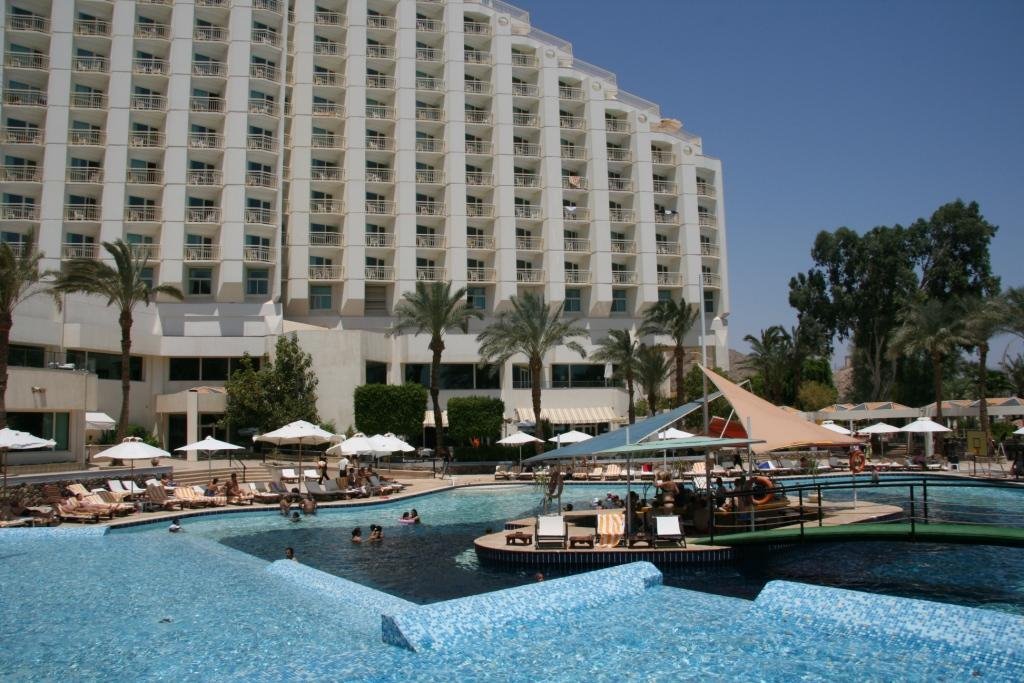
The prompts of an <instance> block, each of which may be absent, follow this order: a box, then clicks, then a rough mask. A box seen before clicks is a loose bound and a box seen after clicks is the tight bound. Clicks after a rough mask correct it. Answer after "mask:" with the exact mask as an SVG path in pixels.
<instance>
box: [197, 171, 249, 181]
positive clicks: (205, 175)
mask: <svg viewBox="0 0 1024 683" xmlns="http://www.w3.org/2000/svg"><path fill="white" fill-rule="evenodd" d="M185 181H186V182H187V183H188V184H189V185H220V183H221V174H220V171H216V170H213V169H191V170H189V171H188V173H187V174H186V176H185ZM247 184H248V183H247Z"/></svg>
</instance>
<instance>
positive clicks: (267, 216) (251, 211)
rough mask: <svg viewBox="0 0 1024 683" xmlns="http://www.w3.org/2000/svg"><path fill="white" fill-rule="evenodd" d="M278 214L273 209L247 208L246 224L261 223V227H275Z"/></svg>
mask: <svg viewBox="0 0 1024 683" xmlns="http://www.w3.org/2000/svg"><path fill="white" fill-rule="evenodd" d="M276 217H277V212H276V211H274V210H273V209H257V208H252V207H249V208H246V210H245V222H246V223H259V224H260V225H273V224H274V222H275V218H276Z"/></svg>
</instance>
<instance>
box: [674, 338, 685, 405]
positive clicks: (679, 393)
mask: <svg viewBox="0 0 1024 683" xmlns="http://www.w3.org/2000/svg"><path fill="white" fill-rule="evenodd" d="M674 356H675V361H676V367H675V372H676V407H679V406H681V405H683V359H684V358H685V357H686V350H685V349H684V348H683V343H682V341H681V340H680V341H679V342H677V343H676V348H675V351H674Z"/></svg>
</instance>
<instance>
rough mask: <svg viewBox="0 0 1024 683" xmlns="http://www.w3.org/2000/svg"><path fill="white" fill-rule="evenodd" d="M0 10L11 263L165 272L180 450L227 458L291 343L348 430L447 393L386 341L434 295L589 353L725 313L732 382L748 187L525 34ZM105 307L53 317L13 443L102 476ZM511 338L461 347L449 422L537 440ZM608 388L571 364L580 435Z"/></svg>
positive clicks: (410, 17)
mask: <svg viewBox="0 0 1024 683" xmlns="http://www.w3.org/2000/svg"><path fill="white" fill-rule="evenodd" d="M0 12H2V13H3V16H2V18H0V19H2V21H0V25H2V31H3V45H4V59H3V66H2V70H3V73H2V83H3V86H2V87H3V90H2V103H0V118H2V127H0V145H2V146H3V166H2V172H0V173H2V175H0V180H2V185H3V187H2V203H0V233H2V234H0V239H2V240H3V241H5V242H8V243H13V244H17V243H19V242H21V241H23V240H24V239H25V236H26V235H27V234H29V233H30V232H33V233H34V234H35V235H36V237H37V244H36V247H37V249H39V250H40V251H41V252H42V253H43V254H44V255H45V259H44V267H46V268H51V269H58V268H60V267H61V264H62V262H64V261H66V260H68V259H71V258H76V257H85V258H104V257H105V252H104V251H103V249H102V247H101V246H100V244H101V242H104V241H112V240H115V239H117V238H121V239H124V240H125V241H127V242H129V243H131V244H134V245H137V249H139V250H140V252H141V253H145V254H147V255H148V256H149V258H150V263H151V276H152V279H153V282H155V283H156V282H159V283H167V284H172V285H175V286H177V287H179V288H181V290H182V291H183V292H184V293H185V295H186V296H185V300H184V302H181V303H178V302H168V301H161V302H159V303H158V304H156V305H154V306H151V307H149V308H148V309H143V308H141V307H140V308H139V309H137V310H136V323H135V328H134V347H133V351H134V353H135V354H137V355H138V359H137V360H133V363H132V374H133V380H135V381H133V386H132V396H133V405H132V407H131V420H132V422H134V423H138V424H141V425H143V426H145V427H147V428H152V429H153V430H154V431H157V432H159V433H160V434H162V435H164V436H165V442H166V444H165V445H167V446H170V447H174V446H177V445H180V444H181V443H183V442H184V440H185V439H186V438H191V437H193V436H195V435H196V433H197V432H199V433H208V432H209V431H210V429H211V427H210V425H212V423H213V422H214V421H215V420H216V419H217V418H218V416H219V415H218V414H219V412H220V411H221V410H222V409H223V403H224V396H223V393H222V391H219V390H218V387H221V386H223V384H224V380H225V378H226V375H227V373H228V371H229V368H230V367H231V364H232V363H233V362H234V360H233V359H236V358H238V357H239V356H241V355H242V354H243V353H249V354H252V355H255V356H261V355H264V354H266V353H268V351H269V350H271V349H272V348H273V346H274V342H275V340H276V338H277V336H278V335H280V334H282V333H284V332H291V331H295V332H297V333H298V335H299V339H300V342H301V343H302V346H303V347H304V349H306V350H307V351H309V352H311V353H312V355H313V358H314V364H315V368H316V370H317V372H318V374H319V378H320V405H319V410H320V414H321V416H322V417H323V418H324V419H329V420H333V421H334V422H335V423H336V424H337V426H338V427H339V428H340V429H344V428H345V427H347V426H348V425H350V424H351V423H352V421H353V418H352V405H351V393H352V389H353V388H354V387H355V386H357V385H359V384H362V383H364V382H367V381H375V382H384V381H387V382H391V383H399V382H402V381H404V380H405V379H407V378H409V379H411V378H419V377H421V376H425V375H421V373H422V372H423V365H422V364H427V363H429V360H430V353H429V351H428V350H427V348H426V340H425V339H424V338H423V337H412V336H401V337H395V338H391V337H387V336H386V335H385V334H384V331H385V330H386V329H387V327H388V326H389V324H390V322H391V318H390V317H389V316H390V313H391V311H392V309H393V307H394V305H395V303H396V302H397V301H399V300H400V298H401V296H402V294H403V292H407V291H410V290H411V289H413V288H414V286H415V283H416V282H417V281H434V280H452V281H453V282H454V283H455V284H456V286H459V287H461V286H466V287H468V290H469V298H470V300H471V302H472V305H474V306H477V307H479V308H480V309H482V310H483V311H484V312H485V313H486V314H488V315H490V314H493V313H494V312H495V311H497V310H500V309H501V308H502V306H504V305H506V303H507V301H508V299H509V298H510V297H511V296H513V295H516V294H521V293H523V292H527V291H534V292H538V293H541V294H543V295H544V296H545V297H547V299H548V300H549V301H551V302H553V303H563V304H564V305H565V310H566V311H567V312H568V313H569V314H570V315H572V316H576V317H579V318H580V319H581V322H583V323H584V324H585V325H586V326H587V327H588V328H589V330H590V331H591V338H590V344H591V346H593V345H594V344H595V343H596V342H597V341H598V340H600V339H601V338H602V337H603V336H604V334H605V333H606V331H607V330H609V329H613V328H623V327H626V328H635V326H636V325H637V324H638V321H639V318H640V316H641V315H642V313H643V311H644V310H645V309H647V308H649V307H650V306H651V305H652V304H654V303H655V302H657V301H658V300H659V298H661V297H673V298H676V299H678V298H679V297H680V296H682V297H685V299H686V300H687V301H689V302H692V303H694V304H700V305H701V306H702V309H703V311H704V320H703V323H704V327H705V330H706V333H705V334H704V335H703V339H704V340H706V347H707V348H706V353H707V355H708V359H709V361H712V362H717V363H718V364H719V365H725V364H727V363H728V354H727V352H726V350H727V337H726V331H727V330H726V326H725V324H724V319H725V314H726V313H727V311H728V310H729V298H728V289H727V277H726V276H727V270H726V251H725V221H724V218H725V216H724V207H723V191H722V174H721V163H720V162H719V160H717V159H715V158H712V157H708V156H705V155H704V153H703V149H702V142H701V139H700V138H699V137H697V136H695V135H692V134H690V133H687V132H685V131H683V130H682V129H681V127H680V124H679V123H678V122H677V121H675V120H672V119H665V118H662V116H661V113H660V111H659V108H658V106H657V105H656V104H654V103H652V102H649V101H647V100H644V99H642V98H640V97H637V96H635V95H631V94H629V93H626V92H624V91H622V90H620V89H619V88H618V85H617V83H616V78H615V75H614V74H613V73H611V72H609V71H606V70H604V69H602V68H599V67H596V66H593V65H591V64H588V63H586V62H583V61H581V60H579V59H576V58H574V57H573V54H572V46H571V44H570V43H569V42H567V41H565V40H563V39H561V38H557V37H555V36H552V35H550V34H548V33H545V32H543V31H540V30H537V29H535V28H533V27H532V26H531V25H530V23H529V16H528V14H527V13H526V12H524V11H522V10H520V9H518V8H516V7H513V6H511V5H507V4H505V3H503V2H499V1H498V0H477V1H469V0H448V1H445V2H442V1H440V0H429V1H428V0H419V1H416V0H114V1H109V0H108V1H104V0H2V2H0ZM666 72H667V73H666V78H670V77H671V72H672V69H671V68H668V67H667V68H666ZM668 87H671V84H669V85H668ZM678 87H682V84H681V83H680V84H679V85H678ZM105 303H106V302H105V301H103V300H100V299H98V298H86V297H71V298H69V300H68V301H67V302H66V305H65V306H64V307H63V309H62V310H58V309H57V308H56V307H55V306H54V305H53V302H52V301H51V300H50V299H49V298H48V297H45V296H39V297H35V298H33V299H30V300H29V301H28V302H27V303H25V304H23V305H22V306H21V307H19V309H18V310H17V313H16V317H15V324H14V330H13V337H12V343H13V344H15V347H14V349H13V351H12V358H11V361H12V366H17V367H12V368H11V370H10V373H11V386H10V388H9V389H8V397H7V400H8V409H9V410H11V411H13V412H14V414H15V415H14V418H13V422H14V424H15V426H17V425H18V424H20V425H23V426H26V427H30V428H33V429H36V430H37V431H41V432H46V433H47V434H46V435H47V436H56V437H58V440H59V441H60V442H61V443H60V445H61V447H63V448H66V449H68V450H69V451H71V452H72V453H75V454H77V453H79V452H80V450H81V444H82V443H83V442H84V440H85V438H84V437H85V432H84V430H85V418H84V414H85V411H86V410H89V411H92V410H100V411H105V412H107V413H109V414H111V415H116V414H117V411H118V409H119V405H120V384H119V382H118V381H117V378H118V374H117V370H116V368H117V367H118V363H117V359H116V358H115V357H113V355H112V354H117V353H118V352H119V348H120V347H119V332H118V328H117V325H116V314H115V312H114V311H113V310H112V309H108V308H107V307H106V306H105ZM486 323H487V320H486V319H485V320H484V321H482V322H480V323H474V326H473V329H472V330H471V332H470V334H468V335H460V334H453V335H450V336H449V338H448V342H447V344H448V348H447V351H446V352H445V357H444V360H445V363H446V364H450V367H448V368H446V372H445V375H446V380H445V381H446V384H447V387H448V388H447V389H446V390H445V391H444V392H443V393H442V397H443V398H445V399H446V398H447V397H450V396H453V395H466V394H486V395H492V396H500V397H501V398H502V399H503V400H504V401H505V405H506V409H507V416H508V417H509V418H510V420H516V419H525V418H529V417H530V415H532V412H530V411H529V410H528V406H529V405H530V400H529V391H528V389H527V388H526V384H525V382H526V381H527V380H526V377H525V374H524V373H523V372H522V371H521V368H520V366H519V365H518V364H517V363H516V362H515V361H513V362H510V363H509V364H507V365H506V366H505V367H502V368H499V369H497V372H496V373H494V374H489V373H488V372H486V371H484V370H483V369H480V368H476V369H474V366H473V364H474V363H475V362H476V361H477V353H476V350H477V346H476V343H475V341H474V339H475V334H476V333H477V332H479V330H480V329H481V328H482V326H483V325H485V324H486ZM697 327H698V329H695V330H694V332H693V336H692V345H693V347H694V357H695V358H699V353H700V352H699V350H698V349H699V344H700V342H701V339H702V335H701V333H700V329H699V328H700V325H698V326H697ZM609 376H610V369H609V368H605V367H604V366H599V365H594V364H592V363H590V362H589V361H588V360H585V359H580V358H579V356H578V355H577V354H574V353H570V352H568V351H567V350H566V349H560V350H558V351H556V352H555V353H553V354H551V357H550V358H548V359H547V365H546V368H545V386H546V387H550V390H549V391H546V392H545V396H544V403H545V406H546V408H550V409H552V415H551V417H552V418H553V419H554V421H555V422H566V423H570V422H571V423H573V424H575V425H576V426H581V427H586V428H590V429H595V428H597V429H604V428H606V427H607V426H608V423H609V422H613V418H615V417H619V418H621V417H622V416H624V415H625V395H624V392H623V391H622V390H621V389H619V388H616V387H613V386H611V383H610V381H609V380H608V378H609ZM196 388H200V390H199V391H190V390H192V389H196ZM19 420H20V422H19ZM611 426H613V427H614V426H615V425H614V423H613V424H612V425H611ZM219 436H221V437H222V438H223V437H224V436H225V435H224V434H219Z"/></svg>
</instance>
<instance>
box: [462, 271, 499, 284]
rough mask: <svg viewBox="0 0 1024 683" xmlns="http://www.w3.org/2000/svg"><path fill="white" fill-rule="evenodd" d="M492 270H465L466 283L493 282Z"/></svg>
mask: <svg viewBox="0 0 1024 683" xmlns="http://www.w3.org/2000/svg"><path fill="white" fill-rule="evenodd" d="M494 281H495V277H494V268H467V269H466V282H494Z"/></svg>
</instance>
